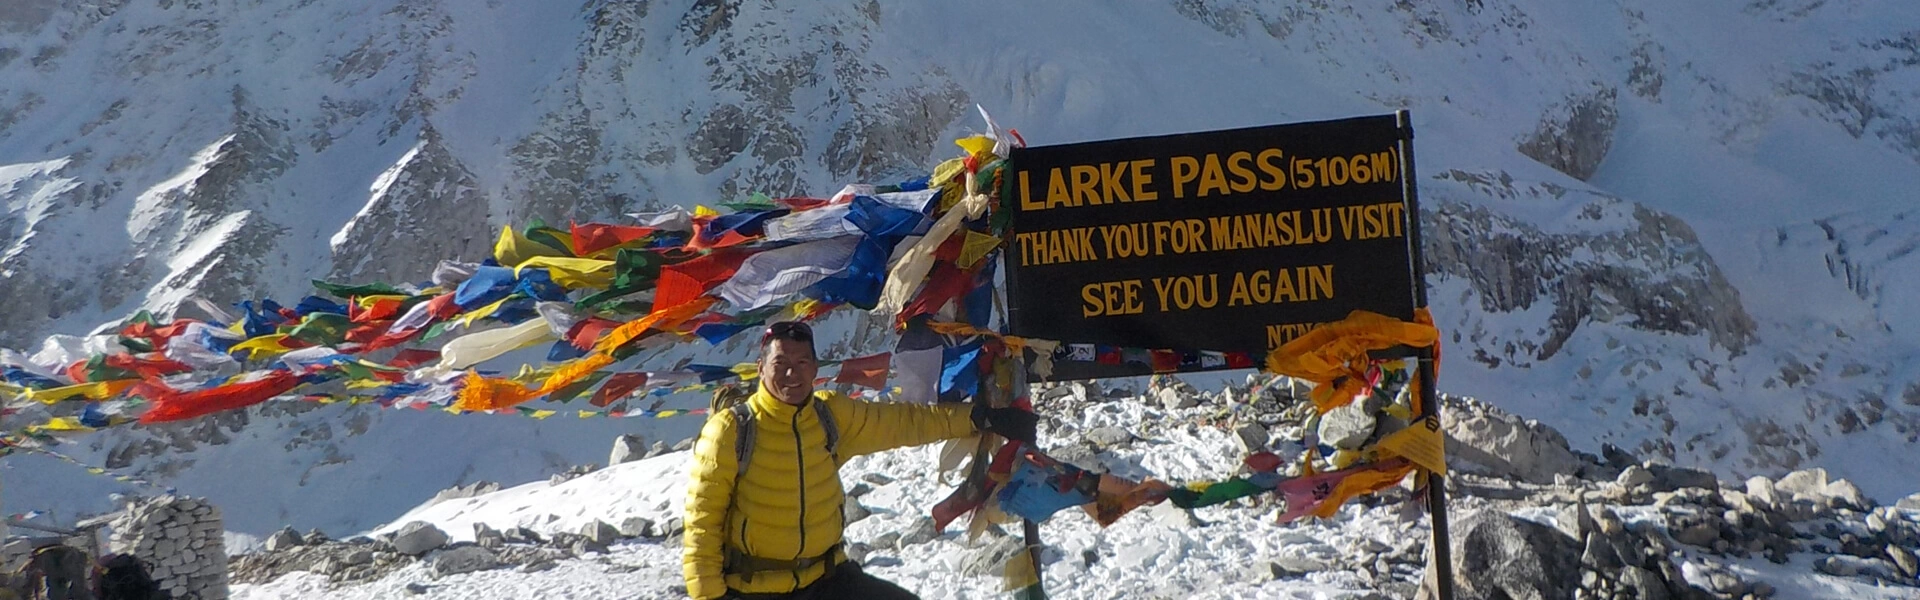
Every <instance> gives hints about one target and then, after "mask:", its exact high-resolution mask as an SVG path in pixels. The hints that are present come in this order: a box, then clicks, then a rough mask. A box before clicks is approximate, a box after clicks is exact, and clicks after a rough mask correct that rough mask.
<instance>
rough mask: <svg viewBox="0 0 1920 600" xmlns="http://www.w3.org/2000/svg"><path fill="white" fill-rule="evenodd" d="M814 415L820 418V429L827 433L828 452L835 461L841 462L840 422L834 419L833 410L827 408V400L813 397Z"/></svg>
mask: <svg viewBox="0 0 1920 600" xmlns="http://www.w3.org/2000/svg"><path fill="white" fill-rule="evenodd" d="M813 412H814V417H816V418H818V419H819V420H820V431H822V432H824V433H826V434H827V454H830V455H832V456H833V462H835V463H839V462H840V422H839V421H835V420H833V410H832V409H829V408H827V403H826V401H825V400H821V399H819V398H814V399H813Z"/></svg>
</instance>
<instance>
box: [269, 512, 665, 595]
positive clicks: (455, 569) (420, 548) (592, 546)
mask: <svg viewBox="0 0 1920 600" xmlns="http://www.w3.org/2000/svg"><path fill="white" fill-rule="evenodd" d="M681 531H682V525H681V522H680V519H678V518H671V519H667V520H665V521H663V522H660V523H654V522H652V521H649V520H647V519H642V518H632V519H627V520H626V521H625V522H623V523H621V524H620V525H619V526H614V525H611V524H608V523H604V522H600V521H594V522H592V523H588V524H587V525H586V526H584V527H582V528H581V531H580V533H567V532H559V533H553V534H550V535H541V534H539V533H536V532H534V531H532V530H528V529H526V528H522V527H514V528H510V529H507V530H505V531H499V530H495V529H493V528H491V527H487V526H486V525H485V524H475V526H474V536H473V537H474V540H475V541H471V542H465V541H462V542H453V541H450V539H451V538H450V536H448V535H447V533H446V532H444V531H441V530H440V528H438V527H435V526H433V525H431V524H428V523H423V522H414V523H408V524H407V525H405V526H403V527H401V528H400V529H399V530H398V531H396V532H394V533H392V534H386V535H381V536H379V537H378V538H367V537H356V538H353V539H348V540H332V539H327V537H326V536H325V535H317V534H318V532H314V533H313V534H309V535H306V536H301V535H300V534H298V533H295V532H294V531H293V530H292V529H291V528H289V529H283V530H281V531H280V532H278V533H275V534H274V535H273V536H271V537H269V538H268V539H267V543H266V544H265V545H264V546H263V547H262V549H261V551H260V552H256V553H252V554H247V555H243V556H240V557H238V558H235V559H234V561H233V565H232V567H233V569H232V570H233V577H234V580H235V581H238V582H241V583H260V582H266V581H271V580H273V579H275V578H278V577H280V576H281V575H285V574H287V573H291V572H294V571H308V572H312V573H317V574H320V575H325V576H326V577H327V578H328V580H330V581H332V582H334V583H352V582H365V581H372V580H375V579H379V578H381V577H384V576H386V575H387V574H389V573H392V572H394V571H397V570H399V569H401V568H404V567H406V566H408V565H412V564H415V563H424V564H425V565H426V566H427V567H428V569H429V570H430V571H431V572H432V573H433V576H434V577H449V576H453V575H459V574H462V573H471V572H475V571H485V570H491V569H501V568H507V567H514V568H518V569H519V570H520V571H521V572H528V573H531V572H535V571H543V570H546V569H551V568H553V567H554V566H555V565H556V564H558V561H561V560H566V559H570V558H580V557H584V556H588V555H590V554H600V553H605V552H607V550H608V548H609V547H610V546H611V545H613V544H614V543H617V542H619V541H622V540H630V539H639V540H654V541H658V542H662V543H674V544H677V543H679V542H678V541H677V540H676V539H674V538H675V537H676V536H678V535H679V534H680V533H681Z"/></svg>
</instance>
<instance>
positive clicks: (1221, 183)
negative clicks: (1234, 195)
mask: <svg viewBox="0 0 1920 600" xmlns="http://www.w3.org/2000/svg"><path fill="white" fill-rule="evenodd" d="M1213 191H1218V192H1219V194H1220V195H1222V196H1225V195H1227V193H1228V192H1227V175H1226V173H1225V172H1222V171H1221V170H1220V155H1218V154H1208V155H1207V159H1206V161H1204V162H1202V163H1201V164H1200V189H1199V193H1197V194H1195V196H1199V197H1201V198H1205V197H1207V194H1209V193H1212V192H1213Z"/></svg>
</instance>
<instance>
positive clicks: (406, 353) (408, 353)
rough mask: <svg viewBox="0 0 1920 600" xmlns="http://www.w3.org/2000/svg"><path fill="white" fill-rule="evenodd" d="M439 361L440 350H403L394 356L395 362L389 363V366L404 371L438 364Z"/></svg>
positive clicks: (390, 361)
mask: <svg viewBox="0 0 1920 600" xmlns="http://www.w3.org/2000/svg"><path fill="white" fill-rule="evenodd" d="M439 360H440V351H439V350H428V349H425V348H407V349H405V350H401V351H400V352H399V353H397V354H394V355H393V360H389V361H387V364H388V365H390V366H394V367H399V368H402V369H411V368H414V367H417V366H420V365H424V364H427V363H430V362H438V361H439Z"/></svg>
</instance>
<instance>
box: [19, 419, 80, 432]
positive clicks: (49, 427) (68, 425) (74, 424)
mask: <svg viewBox="0 0 1920 600" xmlns="http://www.w3.org/2000/svg"><path fill="white" fill-rule="evenodd" d="M27 431H29V432H41V431H50V432H61V433H84V432H88V431H93V428H92V427H88V426H86V425H81V424H80V418H79V417H54V418H53V419H52V420H50V421H47V423H46V424H45V425H32V426H29V427H27Z"/></svg>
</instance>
